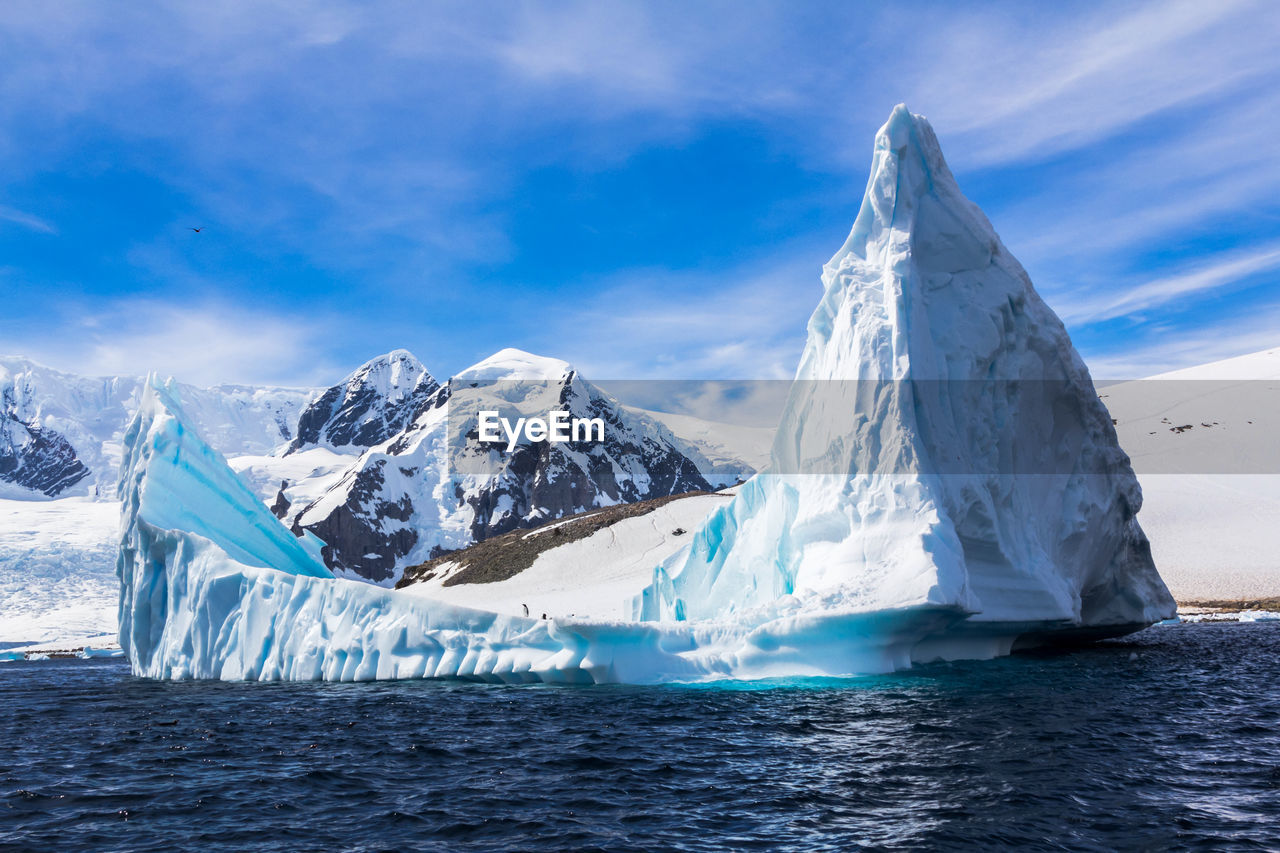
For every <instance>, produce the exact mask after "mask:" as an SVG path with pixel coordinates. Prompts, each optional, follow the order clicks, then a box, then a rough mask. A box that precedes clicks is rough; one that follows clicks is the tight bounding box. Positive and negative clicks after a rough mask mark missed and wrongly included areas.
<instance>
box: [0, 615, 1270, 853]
mask: <svg viewBox="0 0 1280 853" xmlns="http://www.w3.org/2000/svg"><path fill="white" fill-rule="evenodd" d="M1278 660H1280V625H1273V624H1265V623H1260V624H1252V625H1247V624H1246V625H1212V624H1202V625H1191V626H1179V627H1171V628H1158V629H1152V630H1149V631H1146V632H1144V633H1142V634H1140V635H1137V636H1136V637H1134V638H1131V639H1129V640H1127V641H1123V642H1112V643H1107V644H1102V645H1099V646H1097V647H1094V648H1090V649H1084V650H1080V651H1075V652H1071V653H1064V654H1038V655H1022V656H1015V657H1013V658H1009V659H1006V660H1000V661H991V662H985V663H973V662H966V663H952V664H937V665H932V666H928V667H922V668H918V669H916V670H913V671H912V672H909V673H904V674H900V675H896V676H891V677H885V678H868V679H859V680H846V681H841V680H832V679H809V680H803V681H791V682H787V681H779V682H773V683H769V684H764V685H746V684H728V685H716V686H714V687H708V686H693V687H657V688H640V687H625V686H618V687H593V688H555V687H542V686H526V687H494V686H487V685H477V684H466V683H459V682H412V683H391V684H355V685H353V684H252V685H246V684H210V683H176V684H175V683H162V682H150V681H142V680H138V679H134V678H132V677H130V676H129V675H128V671H127V669H126V668H125V667H124V666H123V665H121V664H120V663H118V662H113V661H102V660H90V661H47V662H31V663H21V662H18V663H11V664H5V665H4V668H3V669H0V708H3V713H0V849H10V848H12V849H56V850H60V851H80V850H168V849H174V848H187V849H190V848H197V847H198V848H202V849H206V850H280V851H293V850H301V849H335V848H341V849H350V850H383V849H420V848H423V847H431V848H442V849H465V850H503V849H521V850H537V849H554V850H560V849H601V850H616V849H655V850H659V849H660V850H672V849H674V850H708V849H724V848H731V849H742V850H752V849H769V850H779V849H782V850H785V849H804V850H847V849H849V848H850V847H855V846H863V847H874V848H885V849H904V848H911V849H916V848H921V847H923V848H945V849H961V850H964V849H975V850H983V851H984V853H985V851H988V850H990V849H991V848H992V847H1016V848H1019V849H1028V850H1062V849H1080V850H1114V849H1135V848H1136V849H1164V848H1211V849H1236V850H1274V849H1277V848H1280V830H1277V826H1280V725H1277V724H1278V723H1280V686H1278V685H1277V680H1276V679H1275V677H1274V675H1273V671H1274V667H1275V663H1276V661H1278Z"/></svg>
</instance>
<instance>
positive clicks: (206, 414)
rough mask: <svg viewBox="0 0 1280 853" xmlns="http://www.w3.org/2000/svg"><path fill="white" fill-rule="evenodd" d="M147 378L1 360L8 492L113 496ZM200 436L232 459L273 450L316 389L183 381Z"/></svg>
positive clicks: (3, 480)
mask: <svg viewBox="0 0 1280 853" xmlns="http://www.w3.org/2000/svg"><path fill="white" fill-rule="evenodd" d="M143 385H144V380H143V379H142V378H140V377H135V376H99V377H90V376H79V375H76V374H72V373H65V372H62V371H59V370H54V369H52V368H49V367H45V366H44V365H41V364H37V363H36V362H33V361H31V360H29V359H25V358H17V357H5V358H0V484H3V485H4V486H5V487H6V488H5V491H4V492H3V495H4V496H5V497H8V498H26V499H36V498H54V497H68V496H74V495H92V496H97V497H103V498H109V497H111V496H112V495H114V493H115V486H116V476H117V473H118V470H119V467H120V440H121V436H122V434H123V432H124V427H125V424H126V423H127V422H128V419H129V417H130V416H131V415H132V413H133V411H134V410H135V409H136V408H137V404H138V399H139V397H140V394H141V391H142V387H143ZM179 391H180V393H181V394H182V398H183V405H184V407H185V409H186V411H187V413H188V417H190V418H191V420H192V422H194V423H195V424H198V428H199V429H200V430H201V434H202V435H204V436H206V437H207V440H208V441H209V443H210V444H211V445H212V446H213V447H215V448H217V449H218V450H219V451H220V452H222V453H225V454H227V455H229V456H234V455H239V454H244V453H270V452H272V451H273V450H274V449H275V448H276V447H278V446H279V445H280V444H282V443H283V442H286V441H289V440H290V439H291V438H293V435H294V427H295V425H296V424H297V421H298V414H299V412H300V411H301V410H302V407H303V406H304V405H305V404H306V403H307V401H308V400H309V399H310V398H311V396H312V394H313V393H314V392H313V391H311V390H310V389H296V388H270V387H252V386H243V385H220V386H216V387H213V388H197V387H195V386H191V385H180V386H179Z"/></svg>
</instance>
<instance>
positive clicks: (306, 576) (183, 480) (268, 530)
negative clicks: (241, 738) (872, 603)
mask: <svg viewBox="0 0 1280 853" xmlns="http://www.w3.org/2000/svg"><path fill="white" fill-rule="evenodd" d="M125 438H126V449H125V454H124V462H123V465H122V469H121V477H120V483H119V488H120V494H121V495H122V497H123V517H122V525H121V543H120V554H119V559H118V561H117V566H116V572H117V575H118V577H119V580H120V607H119V617H120V634H119V636H120V646H121V648H122V649H123V651H124V654H125V655H126V656H127V657H128V659H129V662H130V666H131V668H132V671H133V672H134V674H135V675H139V676H144V677H150V678H166V679H189V678H208V679H223V680H250V681H273V680H320V679H323V680H333V681H363V680H374V679H403V678H441V677H455V678H467V679H474V680H481V681H492V682H500V683H527V682H546V683H600V682H628V683H654V682H664V681H698V680H705V679H709V678H727V677H739V678H764V677H770V676H781V675H797V674H800V675H805V674H810V675H820V674H825V673H828V672H830V671H839V672H842V673H851V672H876V671H882V670H884V669H885V668H886V663H885V662H886V661H889V664H888V666H887V668H889V669H893V668H897V667H901V666H906V665H909V663H910V647H911V643H912V642H914V640H915V638H916V636H917V635H918V634H919V633H920V631H921V630H922V629H921V628H920V627H919V626H918V624H917V623H918V622H920V621H921V620H922V619H923V620H924V621H926V622H927V623H928V624H929V625H930V626H932V627H937V628H940V627H941V625H942V624H943V623H945V622H946V621H949V620H951V619H953V618H955V617H956V616H958V614H957V613H954V612H952V611H951V609H948V608H942V609H939V610H936V611H929V612H925V613H917V614H910V615H909V616H906V617H904V616H903V615H902V614H899V613H895V612H879V611H876V612H866V613H856V614H842V615H840V616H838V617H836V618H833V617H832V615H831V614H822V613H819V614H806V613H802V612H798V611H797V610H796V608H795V607H794V606H793V605H791V604H789V603H787V602H778V603H772V604H770V605H769V606H768V607H766V608H762V611H761V612H760V613H759V614H757V618H756V619H754V620H740V621H732V620H731V621H709V622H707V623H705V624H691V623H656V622H625V621H616V620H613V621H605V620H589V619H583V620H574V619H531V618H526V617H517V616H509V615H502V614H498V613H491V612H487V611H483V610H478V609H472V608H467V607H460V606H456V605H450V604H446V603H444V602H441V601H435V600H432V599H430V598H425V597H421V596H417V595H413V594H411V593H408V592H400V591H396V590H390V589H386V588H383V587H377V586H373V585H371V584H368V583H364V582H362V581H355V580H348V579H344V578H339V577H334V576H333V575H332V574H331V573H330V572H329V571H328V570H327V569H325V568H324V564H323V563H322V562H321V560H320V559H319V549H320V547H321V543H320V542H319V541H318V540H315V539H314V537H310V536H307V537H304V538H301V539H295V538H294V536H293V534H292V533H290V532H289V530H288V528H286V527H285V526H284V525H283V524H282V523H281V522H280V521H279V520H278V519H277V518H275V516H273V515H272V514H271V513H270V511H269V510H268V509H267V507H266V505H265V504H264V503H262V502H261V501H259V500H258V499H257V498H256V497H255V496H254V494H253V492H252V491H250V489H249V488H248V486H247V485H245V484H244V483H243V481H241V480H240V479H239V478H238V477H237V476H236V474H235V472H234V471H233V470H232V469H231V468H230V466H229V465H228V464H227V463H226V461H225V460H224V459H223V458H222V457H221V456H220V454H218V452H217V451H215V450H213V449H212V448H210V447H209V446H208V445H207V444H205V443H204V442H203V441H202V440H201V439H200V437H199V436H198V435H197V434H196V432H195V431H194V430H192V429H191V427H190V426H189V424H188V422H187V420H186V416H185V415H184V413H183V411H182V406H181V402H180V400H179V398H178V394H177V389H176V388H175V386H174V385H173V384H172V383H167V384H165V383H160V382H158V381H156V380H155V379H154V378H153V379H151V380H149V382H148V386H147V388H146V390H145V391H144V393H143V395H142V400H141V404H140V406H139V409H138V412H137V414H136V415H135V416H134V419H133V421H132V422H131V423H130V424H129V427H128V430H127V431H126V436H125ZM904 623H909V627H907V628H904V627H903V624H904ZM814 659H821V660H823V661H824V662H825V664H824V665H823V666H813V665H812V664H811V661H812V660H814Z"/></svg>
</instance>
